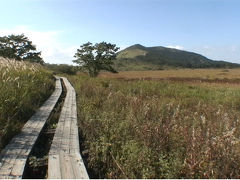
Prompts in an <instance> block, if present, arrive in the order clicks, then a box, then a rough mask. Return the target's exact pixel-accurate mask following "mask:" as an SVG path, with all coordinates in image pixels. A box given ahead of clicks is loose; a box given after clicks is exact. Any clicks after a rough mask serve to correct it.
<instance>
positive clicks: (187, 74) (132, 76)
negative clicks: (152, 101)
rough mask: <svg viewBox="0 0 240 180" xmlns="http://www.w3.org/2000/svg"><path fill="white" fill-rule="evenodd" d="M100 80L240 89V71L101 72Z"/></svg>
mask: <svg viewBox="0 0 240 180" xmlns="http://www.w3.org/2000/svg"><path fill="white" fill-rule="evenodd" d="M99 77H100V78H110V79H112V78H113V79H124V80H137V79H146V80H170V81H177V82H184V83H187V84H192V85H200V86H207V87H217V88H220V87H224V88H226V87H229V88H240V69H239V68H237V69H172V70H160V71H121V72H119V73H117V74H113V73H109V72H101V73H100V75H99Z"/></svg>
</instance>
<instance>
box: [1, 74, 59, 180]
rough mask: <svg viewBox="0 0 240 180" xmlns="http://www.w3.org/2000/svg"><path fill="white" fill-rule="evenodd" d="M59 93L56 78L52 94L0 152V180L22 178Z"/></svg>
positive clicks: (57, 79)
mask: <svg viewBox="0 0 240 180" xmlns="http://www.w3.org/2000/svg"><path fill="white" fill-rule="evenodd" d="M39 88H41V87H39ZM61 93H62V86H61V82H60V79H59V78H58V77H56V87H55V91H54V92H53V94H52V95H51V96H50V98H49V99H48V100H47V101H46V102H45V103H44V104H43V105H42V106H41V107H40V108H39V109H38V110H37V112H36V113H35V114H34V115H33V116H32V117H31V118H30V119H29V120H28V121H27V123H26V124H25V125H24V127H23V129H22V131H21V133H20V134H19V135H16V136H15V137H14V138H13V139H12V140H11V142H10V143H9V144H8V145H7V146H6V147H5V148H4V149H3V151H2V152H1V154H0V179H9V178H22V175H23V172H24V169H25V164H26V161H27V158H28V156H29V154H30V152H31V150H32V148H33V146H34V144H35V142H36V140H37V138H38V136H39V134H40V132H41V130H42V129H43V127H44V125H45V123H46V121H47V119H48V117H49V116H50V114H51V112H52V110H53V108H54V106H55V105H56V103H57V101H58V99H59V97H60V95H61Z"/></svg>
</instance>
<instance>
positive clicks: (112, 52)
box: [73, 42, 119, 77]
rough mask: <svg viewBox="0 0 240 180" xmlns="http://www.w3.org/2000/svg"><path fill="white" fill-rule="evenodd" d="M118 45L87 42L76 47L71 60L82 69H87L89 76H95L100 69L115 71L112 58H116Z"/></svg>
mask: <svg viewBox="0 0 240 180" xmlns="http://www.w3.org/2000/svg"><path fill="white" fill-rule="evenodd" d="M118 49H119V48H118V47H116V45H115V44H111V43H106V42H101V43H96V44H95V45H93V44H92V43H90V42H88V43H85V44H83V45H81V46H80V49H77V52H76V53H75V55H74V57H75V58H77V59H76V60H73V62H74V63H77V64H79V65H80V66H81V67H82V68H83V69H85V70H87V72H88V74H89V76H91V77H96V76H97V75H98V74H99V72H100V71H101V70H106V71H110V72H112V73H117V71H116V70H115V69H114V68H113V67H112V65H113V60H115V59H116V52H117V51H118Z"/></svg>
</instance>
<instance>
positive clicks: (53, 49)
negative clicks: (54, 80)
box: [0, 26, 78, 64]
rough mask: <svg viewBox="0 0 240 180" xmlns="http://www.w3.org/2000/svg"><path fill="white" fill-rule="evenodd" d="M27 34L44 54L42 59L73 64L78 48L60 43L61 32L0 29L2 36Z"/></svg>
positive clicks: (22, 28) (23, 27)
mask: <svg viewBox="0 0 240 180" xmlns="http://www.w3.org/2000/svg"><path fill="white" fill-rule="evenodd" d="M22 33H23V34H25V36H27V37H28V38H29V40H31V41H32V42H33V44H34V45H36V47H37V50H38V51H41V52H42V57H43V59H44V61H45V62H47V63H56V64H62V63H66V64H72V60H73V59H74V58H73V55H74V53H75V52H76V49H77V48H78V46H70V47H68V46H66V45H64V44H63V43H61V42H60V41H59V39H60V38H59V36H60V35H61V33H62V32H61V31H35V30H32V29H31V28H29V27H28V26H16V27H15V28H12V29H0V36H5V35H10V34H22Z"/></svg>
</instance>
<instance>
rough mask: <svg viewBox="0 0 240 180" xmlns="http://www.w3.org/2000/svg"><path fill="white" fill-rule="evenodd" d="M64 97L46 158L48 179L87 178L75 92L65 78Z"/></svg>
mask: <svg viewBox="0 0 240 180" xmlns="http://www.w3.org/2000/svg"><path fill="white" fill-rule="evenodd" d="M62 79H63V82H64V84H65V86H66V89H67V94H66V98H65V101H64V105H63V108H62V111H61V115H60V118H59V121H58V125H57V128H56V132H55V135H54V138H53V142H52V145H51V149H50V152H49V158H48V178H49V179H89V177H88V174H87V171H86V168H85V165H84V163H83V160H82V157H81V155H80V148H79V137H78V126H77V106H76V92H75V90H74V88H73V87H72V85H71V84H70V83H69V81H68V80H67V79H66V78H64V77H63V78H62Z"/></svg>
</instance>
